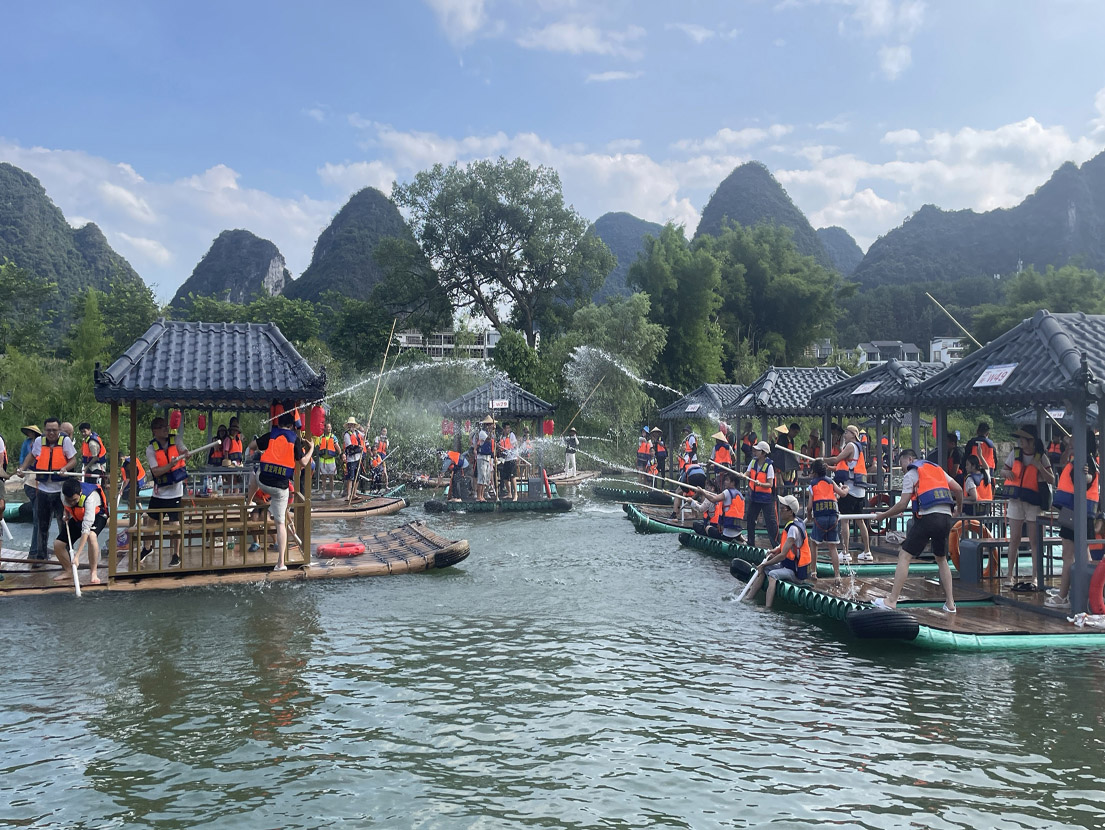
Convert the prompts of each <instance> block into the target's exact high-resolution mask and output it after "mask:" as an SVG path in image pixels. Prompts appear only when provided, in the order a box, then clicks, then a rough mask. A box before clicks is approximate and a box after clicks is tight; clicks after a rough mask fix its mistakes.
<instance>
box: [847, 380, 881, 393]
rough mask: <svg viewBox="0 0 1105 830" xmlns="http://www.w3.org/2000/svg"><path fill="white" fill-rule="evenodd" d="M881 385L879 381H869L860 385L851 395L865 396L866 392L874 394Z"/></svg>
mask: <svg viewBox="0 0 1105 830" xmlns="http://www.w3.org/2000/svg"><path fill="white" fill-rule="evenodd" d="M881 384H882V381H881V380H869V381H867V383H861V384H860V385H859V386H857V387H856V388H855V389H853V390H852V394H853V395H866V394H867V393H868V392H874V391H875V390H876V389H878V388H879V386H880V385H881Z"/></svg>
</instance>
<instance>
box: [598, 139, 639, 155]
mask: <svg viewBox="0 0 1105 830" xmlns="http://www.w3.org/2000/svg"><path fill="white" fill-rule="evenodd" d="M606 149H607V150H609V151H610V152H611V153H628V152H630V151H631V150H639V149H641V139H639V138H615V139H614V140H613V141H608V142H606Z"/></svg>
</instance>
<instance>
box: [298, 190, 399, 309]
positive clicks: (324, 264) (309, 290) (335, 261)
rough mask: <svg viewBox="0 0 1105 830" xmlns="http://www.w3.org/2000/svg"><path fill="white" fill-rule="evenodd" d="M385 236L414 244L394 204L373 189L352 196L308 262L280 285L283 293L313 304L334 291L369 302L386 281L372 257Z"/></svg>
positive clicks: (324, 232) (319, 239)
mask: <svg viewBox="0 0 1105 830" xmlns="http://www.w3.org/2000/svg"><path fill="white" fill-rule="evenodd" d="M387 237H396V238H400V239H409V240H413V237H412V236H411V233H410V229H409V228H408V227H407V224H406V222H404V221H403V217H402V216H401V215H400V213H399V209H398V208H397V207H396V206H395V203H394V202H392V201H391V199H389V198H388V197H387V196H385V195H384V194H383V193H381V192H380V191H379V190H376V189H375V188H373V187H366V188H365V189H364V190H361V191H359V192H357V193H354V194H353V196H352V197H351V198H350V199H349V201H348V202H347V203H346V205H345V207H343V208H342V209H341V210H339V211H338V213H337V215H336V216H335V217H334V219H333V221H332V222H331V223H330V225H329V226H328V227H327V228H326V230H324V231H323V232H322V233H321V234H320V235H319V238H318V241H317V242H316V243H315V251H314V254H313V255H312V256H311V264H310V265H309V266H308V267H307V270H306V271H304V272H303V274H302V275H301V276H300V277H299V279H297V280H293V281H292V282H290V283H289V284H288V285H286V286H285V287H284V295H285V296H287V297H290V298H292V299H298V300H317V299H319V297H321V296H322V294H323V293H324V292H326V291H338V292H340V293H341V294H342V295H344V296H346V297H349V298H350V299H354V300H367V299H368V298H369V295H370V294H371V293H372V289H373V288H375V286H376V284H377V283H378V282H380V280H381V279H383V277H384V274H383V272H382V271H381V269H380V266H379V265H378V264H377V263H376V258H375V256H374V253H375V250H376V245H377V243H378V242H379V241H380V240H381V239H385V238H387Z"/></svg>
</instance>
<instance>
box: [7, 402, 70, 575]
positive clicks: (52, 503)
mask: <svg viewBox="0 0 1105 830" xmlns="http://www.w3.org/2000/svg"><path fill="white" fill-rule="evenodd" d="M42 426H43V434H42V435H41V436H40V437H39V438H36V439H35V440H34V443H33V444H31V451H30V453H29V454H28V455H27V458H26V459H25V460H24V461H23V463H22V464H21V465H20V467H19V469H20V470H34V471H35V472H36V473H38V475H37V476H35V487H36V490H37V493H36V494H35V510H36V513H35V516H36V518H37V520H38V521H37V524H36V526H35V533H36V534H37V536H38V553H39V559H40V560H45V559H46V552H47V551H48V550H50V543H49V534H50V519H51V518H53V519H55V520H56V521H57V523H58V531H59V532H60V531H62V530H64V528H63V527H62V526H61V521H62V503H61V483H62V482H63V481H64V480H65V476H62V475H57V474H58V473H65V472H69V471H70V470H72V469H74V468H75V467H76V466H77V462H78V461H80V456H79V455H78V454H77V449H76V447H74V446H73V441H72V440H71V439H70V438H69V437H68V436H63V435H62V432H61V422H60V421H58V419H57V418H47V419H46V421H45V422H44V423H43V424H42Z"/></svg>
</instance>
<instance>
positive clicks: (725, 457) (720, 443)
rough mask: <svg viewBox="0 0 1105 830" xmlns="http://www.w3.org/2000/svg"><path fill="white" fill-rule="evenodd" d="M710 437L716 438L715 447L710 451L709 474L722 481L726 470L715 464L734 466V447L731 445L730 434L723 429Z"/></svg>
mask: <svg viewBox="0 0 1105 830" xmlns="http://www.w3.org/2000/svg"><path fill="white" fill-rule="evenodd" d="M710 437H711V438H712V439H714V449H713V450H712V451H711V452H710V465H709V474H710V477H711V478H715V479H716V480H717V481H721V477H722V474H723V472H724V471H723V470H721V469H720V468H718V467H716V466H714V465H715V464H721V465H723V466H725V467H732V466H734V464H733V461H734V459H733V448H732V447H731V446H730V445H729V436H727V435H726V434H725V433H724V432H723V431H722V430H718V431H717V432H715V433H714V434H713V435H711V436H710Z"/></svg>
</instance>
